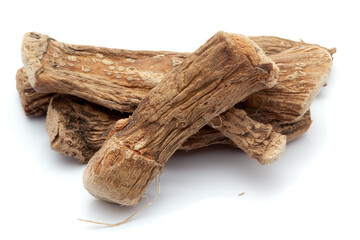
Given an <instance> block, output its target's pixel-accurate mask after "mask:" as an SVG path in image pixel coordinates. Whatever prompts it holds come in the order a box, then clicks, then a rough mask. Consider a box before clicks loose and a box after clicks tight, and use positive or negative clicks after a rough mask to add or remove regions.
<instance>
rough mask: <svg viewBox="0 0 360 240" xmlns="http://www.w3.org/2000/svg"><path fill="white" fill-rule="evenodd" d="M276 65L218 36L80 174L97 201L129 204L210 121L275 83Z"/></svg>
mask: <svg viewBox="0 0 360 240" xmlns="http://www.w3.org/2000/svg"><path fill="white" fill-rule="evenodd" d="M277 77H278V69H277V67H276V65H275V64H274V63H273V62H272V61H271V60H270V59H268V58H267V57H266V56H265V54H264V53H263V52H262V51H261V50H260V49H259V48H258V47H257V46H256V45H255V43H253V42H252V41H250V40H249V39H247V38H245V37H243V36H241V35H236V34H228V33H224V32H218V33H217V34H215V35H214V36H213V37H212V38H211V39H209V40H208V41H207V42H206V43H205V44H204V45H203V46H201V47H200V48H199V49H198V50H197V51H195V52H194V53H193V54H191V55H189V56H188V57H187V58H186V59H185V60H184V61H183V63H182V64H180V65H179V66H178V67H177V68H176V69H174V70H173V71H172V72H169V73H168V74H166V76H165V77H164V79H163V80H162V81H161V82H160V83H159V84H158V85H157V86H156V87H154V88H153V89H152V90H151V91H150V92H149V93H148V94H147V95H146V97H145V98H144V99H143V100H142V102H141V103H140V104H139V106H138V108H137V109H136V110H135V112H134V113H133V115H132V117H131V119H130V120H129V122H128V124H127V125H126V126H125V127H124V128H123V129H122V130H121V131H118V132H116V133H114V134H113V135H112V136H111V137H110V138H109V139H107V140H106V141H105V143H104V144H103V146H102V147H101V148H100V150H99V151H98V152H97V153H96V154H95V155H94V156H93V157H92V158H91V160H90V161H89V163H88V165H87V167H86V169H85V172H84V178H83V179H84V186H85V188H86V189H87V190H88V191H89V192H90V193H91V194H92V195H93V196H95V197H97V198H99V199H102V200H106V201H110V202H114V203H118V204H122V205H127V206H133V205H136V204H138V202H139V201H140V199H141V196H142V195H143V193H144V191H145V189H146V187H147V186H148V185H149V184H150V182H151V181H152V180H153V178H154V177H155V176H156V175H157V174H159V173H161V172H162V170H163V168H164V166H165V164H166V162H167V160H168V159H169V158H170V156H171V155H172V154H173V153H174V152H175V151H176V150H177V149H178V148H179V147H180V146H181V145H182V143H184V142H185V141H186V139H187V138H189V137H190V136H191V135H193V134H194V133H196V132H197V131H199V130H200V128H202V127H203V126H204V125H205V124H206V123H208V122H209V121H210V120H211V119H213V118H214V117H216V116H218V115H219V114H221V113H222V112H224V111H226V110H228V109H229V108H231V107H232V106H233V105H235V104H236V103H237V102H239V101H241V100H242V99H244V98H245V97H247V96H248V95H249V94H252V93H253V92H255V91H259V90H261V89H264V88H269V87H272V86H273V85H275V83H276V81H277Z"/></svg>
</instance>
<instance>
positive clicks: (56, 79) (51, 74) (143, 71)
mask: <svg viewBox="0 0 360 240" xmlns="http://www.w3.org/2000/svg"><path fill="white" fill-rule="evenodd" d="M254 39H256V37H255V38H254ZM258 39H260V40H258V41H259V42H261V43H262V46H263V47H265V49H267V51H268V52H269V53H274V52H279V51H281V50H283V49H285V47H284V48H280V49H276V50H274V47H273V46H274V45H273V44H271V43H269V42H275V43H278V42H279V41H280V40H279V39H277V38H275V37H270V38H269V37H268V39H273V40H272V41H271V40H269V41H268V42H266V41H264V40H263V39H264V37H258ZM274 39H277V40H274ZM282 42H283V45H285V46H298V45H300V44H303V46H301V47H296V48H293V49H292V50H289V49H288V50H286V51H285V52H280V53H277V54H273V55H271V56H270V57H271V58H272V59H273V60H274V61H275V62H276V63H278V64H279V66H280V67H281V75H280V77H281V81H279V83H278V84H277V86H276V87H275V88H272V89H271V90H266V91H262V92H260V93H257V94H253V95H252V96H251V97H249V98H248V99H246V105H245V106H246V108H247V109H251V108H253V109H255V110H257V109H259V110H263V111H266V112H269V116H270V117H272V118H273V119H282V120H284V121H293V120H295V119H297V118H300V117H301V116H302V115H304V113H305V112H306V111H307V110H308V109H309V106H310V104H311V102H312V101H313V100H314V98H315V96H316V95H317V94H318V92H319V90H320V88H321V87H322V86H323V85H324V84H325V80H326V77H327V76H328V74H329V72H330V70H331V66H332V57H331V54H330V53H333V51H331V50H327V49H325V48H322V47H319V46H316V45H308V44H305V43H297V42H293V41H290V40H282ZM284 43H286V44H284ZM22 49H23V51H22V54H23V61H24V65H25V68H26V71H27V73H28V75H29V76H31V77H30V78H29V79H30V83H31V84H32V85H33V86H34V87H35V89H36V90H37V91H39V92H42V91H48V92H59V93H65V94H71V95H76V96H78V97H81V98H84V99H87V100H89V101H91V102H94V103H97V104H100V105H102V106H105V107H107V108H110V109H117V110H120V111H128V112H132V111H133V109H135V107H136V106H137V104H138V103H139V101H140V100H141V99H142V98H143V97H144V96H145V95H146V93H147V92H148V91H149V90H150V89H151V88H152V87H153V86H155V85H156V84H157V83H158V82H159V81H160V80H161V79H162V78H163V76H164V74H165V73H167V72H169V71H171V69H173V68H174V66H173V65H177V64H179V63H181V61H182V60H183V59H184V58H185V57H186V56H187V55H188V54H184V53H170V52H162V54H160V52H146V51H127V50H114V49H106V48H97V47H86V46H76V45H69V44H64V43H59V42H56V41H55V40H53V39H51V38H49V37H48V36H46V35H40V34H35V33H28V34H26V35H25V37H24V41H23V47H22ZM99 54H100V55H99ZM98 56H100V57H103V58H101V59H103V60H102V61H101V62H100V59H99V58H97V57H98ZM125 56H126V57H125ZM55 57H56V58H55ZM130 57H131V58H130ZM96 59H97V60H96ZM130 59H131V60H130ZM174 59H176V61H175V60H174ZM134 61H135V62H134ZM75 63H76V65H75ZM104 63H105V64H104ZM110 63H111V64H110ZM86 64H87V65H86ZM106 64H110V65H109V66H108V65H106ZM126 64H130V65H126ZM124 65H126V72H123V73H122V74H123V75H121V78H120V79H115V80H114V77H115V73H116V74H118V73H119V74H120V72H118V69H119V68H120V69H125V68H124V67H123V66H124ZM81 66H87V67H90V69H91V70H90V71H88V70H89V69H88V68H87V67H85V71H84V69H83V68H82V67H81ZM108 68H112V69H114V70H113V71H114V74H113V73H111V70H110V69H108ZM130 69H131V70H130ZM104 70H106V71H107V72H108V73H110V75H108V74H107V73H106V74H105V73H104ZM128 70H130V71H128ZM31 79H32V80H31ZM304 83H305V84H304ZM299 87H300V88H299ZM274 106H276V107H274Z"/></svg>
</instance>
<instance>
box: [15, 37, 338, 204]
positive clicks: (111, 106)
mask: <svg viewBox="0 0 360 240" xmlns="http://www.w3.org/2000/svg"><path fill="white" fill-rule="evenodd" d="M335 51H336V49H334V48H333V49H327V48H324V47H322V46H319V45H315V44H308V43H305V42H303V41H300V42H296V41H291V40H287V39H283V38H278V37H270V36H261V37H245V36H242V35H238V34H231V33H225V32H218V33H217V34H215V35H214V36H213V37H212V38H210V39H209V40H208V41H207V42H206V43H205V44H204V45H202V46H201V47H200V48H199V49H198V50H196V51H195V52H194V53H177V52H168V51H131V50H122V49H109V48H101V47H92V46H81V45H71V44H66V43H61V42H57V41H56V40H54V39H53V38H50V37H49V36H47V35H42V34H38V33H27V34H25V36H24V39H23V43H22V59H23V63H24V67H23V68H20V69H19V70H18V72H17V74H16V87H17V90H18V92H19V96H20V100H21V104H22V106H23V110H24V112H25V114H26V115H28V116H41V115H45V114H46V115H47V117H46V130H47V132H48V134H49V137H50V145H51V148H52V149H54V150H55V151H58V152H59V153H61V154H64V155H67V156H71V157H74V158H76V159H77V160H78V161H80V162H83V163H86V162H89V163H88V165H87V167H86V170H85V173H84V177H83V180H84V186H85V188H86V189H87V190H88V191H89V192H90V193H91V194H92V195H93V196H95V197H97V198H99V199H102V200H106V201H110V202H115V203H118V204H121V205H126V206H133V205H136V204H138V202H139V201H140V199H141V197H142V195H143V193H144V191H145V189H146V187H147V186H148V185H149V183H150V182H151V181H152V179H153V178H154V177H155V176H156V175H157V174H159V173H161V172H162V171H163V169H164V167H165V164H166V162H167V161H168V159H169V158H170V157H171V155H172V154H173V153H174V152H175V151H176V150H177V149H182V150H192V149H196V148H200V147H205V146H209V145H213V144H227V145H230V146H233V147H235V148H239V149H241V150H243V151H244V152H245V153H246V154H247V155H248V156H249V157H250V158H254V159H256V160H258V162H259V163H260V164H262V165H264V164H269V163H272V162H274V161H276V160H278V159H279V157H280V156H281V154H282V153H283V151H284V150H285V146H286V142H289V141H291V140H293V139H295V138H297V137H299V136H301V135H302V134H304V133H305V132H306V131H307V130H308V129H309V127H310V125H311V117H310V105H311V104H312V102H313V101H314V99H315V97H316V96H317V94H318V93H319V91H320V90H321V89H322V87H323V86H325V85H326V80H327V78H328V76H329V74H330V71H331V67H332V55H333V54H334V53H335ZM89 160H90V161H89Z"/></svg>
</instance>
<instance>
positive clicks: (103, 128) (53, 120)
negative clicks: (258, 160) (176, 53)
mask: <svg viewBox="0 0 360 240" xmlns="http://www.w3.org/2000/svg"><path fill="white" fill-rule="evenodd" d="M239 111H242V110H239ZM228 112H229V111H228ZM225 114H226V113H225ZM223 115H224V114H221V115H220V116H223ZM123 117H126V114H121V113H120V112H116V111H110V110H108V109H106V108H104V107H101V106H98V105H96V104H92V103H89V102H87V101H85V100H82V99H79V98H77V97H72V96H68V95H59V96H56V97H54V98H53V100H52V101H51V103H50V105H49V110H48V117H47V118H46V128H47V132H48V134H49V137H50V146H51V148H52V149H53V150H55V151H57V152H59V153H61V154H63V155H66V156H69V157H74V158H76V159H77V160H79V162H82V163H85V162H88V161H89V160H90V158H91V157H92V156H93V155H94V154H95V152H96V151H98V150H99V149H100V147H101V146H102V145H103V143H104V142H105V140H106V138H107V137H110V136H111V135H112V134H114V133H115V132H117V131H119V130H121V129H122V128H123V127H124V125H126V123H127V121H128V118H123ZM222 118H224V117H222ZM120 119H123V121H117V120H120ZM215 119H218V117H216V118H215ZM116 121H117V122H116ZM229 121H231V120H229ZM124 123H125V124H124ZM234 124H237V122H234ZM240 124H241V123H240ZM259 124H261V123H259ZM270 124H271V125H272V127H273V130H274V131H275V132H277V133H279V134H281V135H286V137H287V141H291V140H293V139H295V138H297V137H299V136H301V135H302V134H303V133H305V132H306V131H307V129H308V128H309V127H310V124H311V118H310V111H308V112H307V113H306V114H305V115H304V116H303V117H302V118H300V119H299V120H298V121H295V122H292V123H281V122H277V121H274V122H271V123H270ZM217 126H218V125H217ZM236 128H237V126H236ZM264 128H269V127H268V126H267V125H265V127H264ZM248 131H252V129H249V130H248ZM110 132H111V134H110V135H109V133H110ZM108 135H109V136H108ZM252 135H254V134H249V135H248V136H252ZM83 136H87V137H83ZM248 138H249V137H248ZM55 139H56V141H55ZM248 142H250V143H249V144H250V146H248V147H251V145H252V144H255V146H259V147H261V146H263V145H259V144H261V142H260V143H257V142H255V141H251V140H248ZM214 144H226V145H230V146H234V147H237V146H236V145H235V144H234V143H233V142H232V141H231V140H230V139H229V138H227V137H225V136H224V135H223V134H222V133H221V132H219V131H218V130H216V129H214V128H212V127H210V126H207V127H203V128H202V129H200V130H199V131H198V132H197V133H195V134H194V135H192V136H191V137H189V138H188V139H187V140H186V141H185V142H184V143H183V144H182V146H181V147H180V149H182V150H186V151H189V150H193V149H197V148H202V147H206V146H210V145H214ZM252 148H254V147H252Z"/></svg>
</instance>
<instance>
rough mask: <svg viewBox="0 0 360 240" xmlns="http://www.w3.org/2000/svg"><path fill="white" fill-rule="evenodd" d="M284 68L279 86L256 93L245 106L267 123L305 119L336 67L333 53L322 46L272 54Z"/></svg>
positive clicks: (281, 68) (281, 67)
mask: <svg viewBox="0 0 360 240" xmlns="http://www.w3.org/2000/svg"><path fill="white" fill-rule="evenodd" d="M271 59H273V60H274V61H275V62H276V64H277V65H278V66H279V68H280V78H279V81H278V83H277V85H276V86H275V87H273V88H271V89H265V90H263V91H260V92H257V93H255V94H252V95H251V96H250V97H248V98H247V99H246V100H245V102H244V103H243V104H242V106H243V107H244V109H245V110H246V111H247V112H249V113H251V112H261V113H263V117H264V118H268V120H266V121H273V120H281V121H288V122H290V121H294V120H297V119H299V118H300V117H302V116H303V115H304V114H305V112H306V111H307V110H308V109H309V108H310V105H311V103H312V102H313V100H314V99H315V97H316V95H317V94H318V93H319V92H320V89H321V88H322V87H323V86H324V84H325V83H326V79H327V77H328V76H329V73H330V71H331V67H332V57H331V55H330V53H329V52H328V51H327V50H325V49H323V48H321V47H318V46H315V45H310V46H307V47H301V48H292V49H289V50H286V51H284V52H281V53H279V54H275V55H271Z"/></svg>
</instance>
